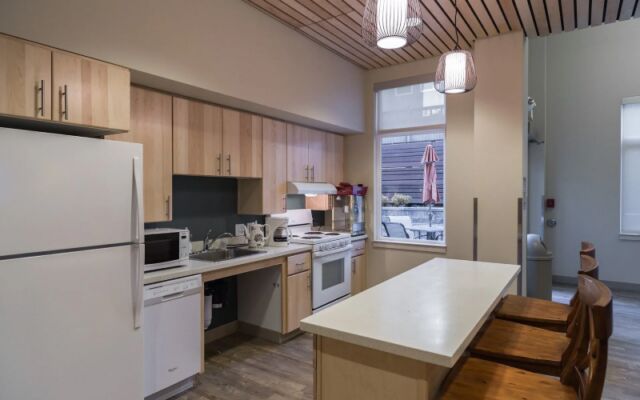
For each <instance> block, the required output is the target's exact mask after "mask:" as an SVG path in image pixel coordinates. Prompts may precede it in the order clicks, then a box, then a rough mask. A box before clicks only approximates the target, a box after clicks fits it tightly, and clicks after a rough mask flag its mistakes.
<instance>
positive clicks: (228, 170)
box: [227, 154, 231, 175]
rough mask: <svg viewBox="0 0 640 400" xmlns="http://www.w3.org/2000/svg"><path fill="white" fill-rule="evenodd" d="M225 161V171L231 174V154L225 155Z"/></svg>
mask: <svg viewBox="0 0 640 400" xmlns="http://www.w3.org/2000/svg"><path fill="white" fill-rule="evenodd" d="M227 162H228V163H229V168H228V169H227V173H228V174H229V175H231V154H229V155H228V156H227Z"/></svg>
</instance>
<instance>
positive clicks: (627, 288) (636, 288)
mask: <svg viewBox="0 0 640 400" xmlns="http://www.w3.org/2000/svg"><path fill="white" fill-rule="evenodd" d="M602 282H604V284H605V285H607V286H608V287H609V288H610V289H612V290H620V291H623V292H640V284H638V283H629V282H612V281H604V280H603V281H602ZM553 283H558V284H561V285H573V286H575V285H577V284H578V278H577V277H575V276H564V275H553Z"/></svg>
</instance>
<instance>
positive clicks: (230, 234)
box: [213, 232, 233, 250]
mask: <svg viewBox="0 0 640 400" xmlns="http://www.w3.org/2000/svg"><path fill="white" fill-rule="evenodd" d="M232 237H233V234H232V233H229V232H225V233H221V234H219V235H218V236H217V237H216V240H214V241H213V245H214V247H216V248H217V249H222V250H226V249H227V242H226V241H225V240H222V239H224V238H232ZM218 241H220V243H222V246H220V245H216V243H218Z"/></svg>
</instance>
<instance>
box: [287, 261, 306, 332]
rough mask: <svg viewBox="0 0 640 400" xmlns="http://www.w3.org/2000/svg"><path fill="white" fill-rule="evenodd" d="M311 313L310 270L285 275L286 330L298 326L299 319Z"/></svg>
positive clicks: (288, 330) (289, 330)
mask: <svg viewBox="0 0 640 400" xmlns="http://www.w3.org/2000/svg"><path fill="white" fill-rule="evenodd" d="M309 315H311V271H305V272H300V273H299V274H295V275H291V276H288V277H287V324H286V332H285V333H288V332H291V331H294V330H296V329H298V328H300V320H302V319H304V318H306V317H308V316H309Z"/></svg>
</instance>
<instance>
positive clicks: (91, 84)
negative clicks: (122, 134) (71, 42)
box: [52, 51, 130, 131]
mask: <svg viewBox="0 0 640 400" xmlns="http://www.w3.org/2000/svg"><path fill="white" fill-rule="evenodd" d="M52 67H53V74H52V79H53V93H52V99H53V105H52V107H53V111H52V119H53V120H54V121H60V122H65V123H72V124H78V125H86V126H90V127H97V128H106V129H113V130H123V131H127V130H129V122H130V115H129V112H130V108H129V99H130V93H129V85H130V76H129V70H128V69H126V68H122V67H119V66H116V65H112V64H107V63H104V62H101V61H97V60H94V59H91V58H87V57H82V56H78V55H76V54H71V53H66V52H61V51H53V57H52Z"/></svg>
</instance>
